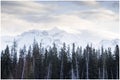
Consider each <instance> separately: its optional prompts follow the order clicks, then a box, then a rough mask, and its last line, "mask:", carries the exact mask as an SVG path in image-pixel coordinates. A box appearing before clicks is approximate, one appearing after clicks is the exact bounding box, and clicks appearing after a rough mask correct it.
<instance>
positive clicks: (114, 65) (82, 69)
mask: <svg viewBox="0 0 120 80" xmlns="http://www.w3.org/2000/svg"><path fill="white" fill-rule="evenodd" d="M18 54H19V57H18V56H17V55H18ZM1 78H2V79H119V46H118V45H116V46H115V50H114V52H112V51H111V48H108V49H104V48H103V47H101V48H100V49H95V48H94V47H92V45H87V46H86V47H85V48H82V47H76V46H75V44H74V43H73V45H72V47H70V46H66V44H65V43H63V47H61V49H58V48H57V47H56V44H53V47H49V49H47V48H44V47H42V44H41V43H40V44H38V43H37V41H35V40H34V42H33V45H32V46H29V49H28V50H26V46H24V47H23V49H20V50H19V53H18V50H17V43H16V41H14V42H13V45H12V47H11V49H10V48H9V46H6V49H5V50H3V51H2V52H1Z"/></svg>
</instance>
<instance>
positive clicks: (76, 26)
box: [1, 1, 120, 39]
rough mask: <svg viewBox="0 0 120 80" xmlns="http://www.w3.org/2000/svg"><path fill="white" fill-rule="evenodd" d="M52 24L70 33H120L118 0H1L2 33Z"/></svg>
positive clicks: (103, 34) (114, 36)
mask: <svg viewBox="0 0 120 80" xmlns="http://www.w3.org/2000/svg"><path fill="white" fill-rule="evenodd" d="M54 27H58V28H59V29H62V30H65V31H67V32H69V33H81V32H82V31H84V30H85V31H88V32H90V33H92V34H95V35H98V36H103V37H106V38H109V39H114V38H118V36H119V30H120V28H119V2H118V1H45V2H44V1H2V2H1V36H6V35H8V36H15V35H19V34H21V33H23V32H24V31H28V30H32V29H37V30H49V29H52V28H54Z"/></svg>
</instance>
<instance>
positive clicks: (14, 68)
mask: <svg viewBox="0 0 120 80" xmlns="http://www.w3.org/2000/svg"><path fill="white" fill-rule="evenodd" d="M11 56H12V74H13V77H14V78H17V77H16V76H17V74H16V73H17V42H16V41H15V39H14V41H13V45H12V49H11Z"/></svg>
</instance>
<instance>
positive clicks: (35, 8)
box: [1, 1, 54, 15]
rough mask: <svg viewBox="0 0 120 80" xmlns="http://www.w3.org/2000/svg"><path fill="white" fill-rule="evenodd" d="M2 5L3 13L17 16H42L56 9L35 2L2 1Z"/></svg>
mask: <svg viewBox="0 0 120 80" xmlns="http://www.w3.org/2000/svg"><path fill="white" fill-rule="evenodd" d="M1 5H2V7H1V8H2V10H1V12H2V13H9V14H15V15H38V14H39V15H40V14H43V13H47V12H49V11H50V10H51V9H54V8H50V6H45V5H43V4H40V3H37V2H33V1H2V2H1Z"/></svg>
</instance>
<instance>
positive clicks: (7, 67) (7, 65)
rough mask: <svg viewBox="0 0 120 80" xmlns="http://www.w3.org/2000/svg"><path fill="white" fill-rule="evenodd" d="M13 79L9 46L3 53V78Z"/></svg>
mask: <svg viewBox="0 0 120 80" xmlns="http://www.w3.org/2000/svg"><path fill="white" fill-rule="evenodd" d="M11 77H12V76H11V58H10V52H9V47H8V46H7V47H6V49H5V51H4V52H3V51H2V53H1V78H2V79H9V78H11Z"/></svg>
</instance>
